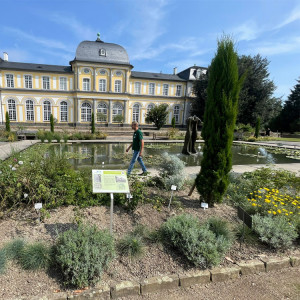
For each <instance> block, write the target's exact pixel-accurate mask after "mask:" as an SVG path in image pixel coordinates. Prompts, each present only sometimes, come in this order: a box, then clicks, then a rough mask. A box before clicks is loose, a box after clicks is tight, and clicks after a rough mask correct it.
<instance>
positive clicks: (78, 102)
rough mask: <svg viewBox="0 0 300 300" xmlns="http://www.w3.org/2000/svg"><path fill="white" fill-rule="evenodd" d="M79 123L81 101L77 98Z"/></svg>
mask: <svg viewBox="0 0 300 300" xmlns="http://www.w3.org/2000/svg"><path fill="white" fill-rule="evenodd" d="M77 123H80V100H79V98H77Z"/></svg>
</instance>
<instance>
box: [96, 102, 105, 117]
mask: <svg viewBox="0 0 300 300" xmlns="http://www.w3.org/2000/svg"><path fill="white" fill-rule="evenodd" d="M97 121H98V122H106V121H107V105H106V104H105V103H100V104H99V105H98V107H97Z"/></svg>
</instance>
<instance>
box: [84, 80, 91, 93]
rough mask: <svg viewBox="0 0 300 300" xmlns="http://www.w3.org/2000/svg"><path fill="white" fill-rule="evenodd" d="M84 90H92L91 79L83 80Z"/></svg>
mask: <svg viewBox="0 0 300 300" xmlns="http://www.w3.org/2000/svg"><path fill="white" fill-rule="evenodd" d="M82 86H83V90H84V91H89V90H90V79H89V78H83V85H82Z"/></svg>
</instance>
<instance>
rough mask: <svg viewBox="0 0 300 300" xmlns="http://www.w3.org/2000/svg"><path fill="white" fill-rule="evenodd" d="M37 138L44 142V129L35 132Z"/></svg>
mask: <svg viewBox="0 0 300 300" xmlns="http://www.w3.org/2000/svg"><path fill="white" fill-rule="evenodd" d="M36 136H37V138H38V139H39V140H41V142H42V143H44V141H45V139H46V132H45V130H40V129H39V130H38V132H37V134H36Z"/></svg>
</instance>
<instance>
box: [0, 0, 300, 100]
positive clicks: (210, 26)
mask: <svg viewBox="0 0 300 300" xmlns="http://www.w3.org/2000/svg"><path fill="white" fill-rule="evenodd" d="M0 12H1V13H0V57H1V58H3V52H7V53H8V57H9V61H17V62H30V63H43V64H54V65H69V61H71V60H73V59H74V57H75V52H76V48H77V46H78V44H79V43H80V42H81V41H83V40H91V41H92V40H96V38H97V33H98V32H99V33H100V35H101V39H102V40H103V41H104V42H108V43H116V44H119V45H121V46H123V47H124V48H125V49H126V50H127V52H128V55H129V59H130V63H131V64H132V65H133V66H134V69H133V70H134V71H145V72H157V73H159V72H163V73H173V68H174V67H177V69H178V71H181V70H184V69H186V68H188V67H191V66H193V65H197V66H202V67H207V66H208V65H209V64H210V63H211V60H212V58H213V57H214V56H215V53H216V49H217V40H218V39H220V38H221V37H222V36H223V35H224V34H226V35H230V36H231V37H232V38H233V39H234V41H235V47H236V51H237V52H238V54H239V55H251V56H254V55H256V54H260V55H261V56H262V57H264V58H265V57H266V58H267V59H268V61H269V62H270V63H269V66H268V70H269V79H271V80H273V81H274V83H275V85H276V86H277V89H276V91H275V93H274V96H276V97H282V100H283V101H284V100H286V99H287V97H288V95H289V94H290V90H291V89H293V87H294V86H295V85H296V83H297V82H296V80H297V79H299V77H300V1H299V0H51V1H50V0H0Z"/></svg>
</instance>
